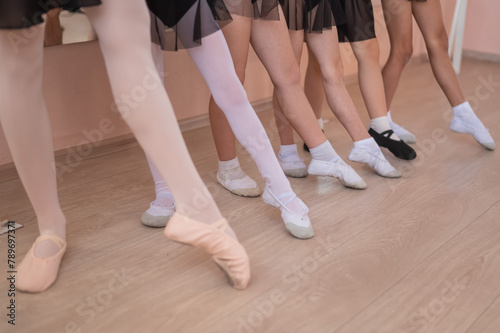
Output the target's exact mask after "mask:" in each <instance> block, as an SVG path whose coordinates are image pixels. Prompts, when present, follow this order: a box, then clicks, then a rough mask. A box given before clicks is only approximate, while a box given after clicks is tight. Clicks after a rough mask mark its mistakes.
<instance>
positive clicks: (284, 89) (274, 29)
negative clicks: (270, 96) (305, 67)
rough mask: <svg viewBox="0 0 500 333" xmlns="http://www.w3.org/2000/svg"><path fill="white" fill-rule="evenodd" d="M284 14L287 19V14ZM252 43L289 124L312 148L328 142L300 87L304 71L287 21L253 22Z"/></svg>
mask: <svg viewBox="0 0 500 333" xmlns="http://www.w3.org/2000/svg"><path fill="white" fill-rule="evenodd" d="M280 10H281V9H280ZM280 14H281V15H280V17H283V15H282V14H283V13H280ZM251 42H252V46H253V47H254V49H255V51H256V52H257V55H258V56H259V58H260V60H261V61H262V63H263V64H264V66H265V67H266V69H267V72H268V73H269V75H270V77H271V80H272V82H273V84H274V89H275V90H274V91H275V94H276V98H277V101H278V103H279V105H280V107H281V110H283V114H284V115H285V117H286V119H287V120H288V122H289V123H290V124H292V126H293V128H294V129H295V130H296V131H297V132H298V133H299V135H300V136H301V137H302V139H304V141H305V142H306V143H307V145H308V146H309V147H311V148H313V147H317V146H319V145H320V144H322V143H323V142H325V141H326V137H325V135H324V134H323V133H322V132H321V129H320V128H319V125H318V122H317V121H316V117H314V113H313V111H312V108H311V106H310V105H309V103H308V102H307V98H306V97H305V94H304V91H303V90H302V87H301V86H300V71H299V67H298V64H297V61H296V59H295V57H294V51H293V48H292V46H291V44H290V37H289V34H288V28H287V26H286V22H285V21H284V19H281V20H280V21H265V20H255V21H253V25H252V35H251Z"/></svg>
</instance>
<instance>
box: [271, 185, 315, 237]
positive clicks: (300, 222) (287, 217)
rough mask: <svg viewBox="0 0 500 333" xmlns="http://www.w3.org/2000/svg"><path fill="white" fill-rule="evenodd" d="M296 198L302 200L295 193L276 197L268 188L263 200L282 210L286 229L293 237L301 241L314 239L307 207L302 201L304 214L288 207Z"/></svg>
mask: <svg viewBox="0 0 500 333" xmlns="http://www.w3.org/2000/svg"><path fill="white" fill-rule="evenodd" d="M295 198H297V199H298V200H300V199H299V198H298V197H297V195H296V194H295V193H293V192H287V193H284V194H281V195H279V196H276V195H275V194H274V193H273V192H271V190H270V189H269V188H268V187H267V186H266V188H265V190H264V194H263V195H262V199H263V200H264V202H265V203H267V204H268V205H271V206H273V207H276V208H279V209H280V210H281V218H282V219H283V221H284V222H285V227H286V229H287V230H288V231H289V232H290V233H291V234H292V236H293V237H295V238H299V239H308V238H312V237H313V236H314V230H313V227H312V224H311V220H309V216H308V215H307V213H309V209H308V208H307V206H306V205H305V204H304V203H303V202H302V200H300V205H301V206H302V208H303V209H304V212H303V213H302V214H299V213H296V212H294V211H292V210H290V209H289V208H288V207H287V205H288V204H289V203H290V202H292V200H294V199H295ZM283 200H284V201H283Z"/></svg>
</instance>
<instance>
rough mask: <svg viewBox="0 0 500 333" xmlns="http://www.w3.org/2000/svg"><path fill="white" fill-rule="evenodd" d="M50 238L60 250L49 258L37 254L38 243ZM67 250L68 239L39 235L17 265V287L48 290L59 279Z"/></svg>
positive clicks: (20, 288) (37, 290) (30, 290)
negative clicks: (58, 274) (60, 266)
mask: <svg viewBox="0 0 500 333" xmlns="http://www.w3.org/2000/svg"><path fill="white" fill-rule="evenodd" d="M45 240H49V241H51V242H54V243H55V244H57V245H58V246H59V252H57V253H56V254H55V255H53V256H51V257H47V258H42V257H37V256H35V248H36V246H37V244H38V243H40V242H42V241H45ZM65 252H66V241H65V240H63V239H62V238H60V237H58V236H55V235H41V236H39V237H38V238H37V239H36V240H35V242H34V243H33V245H32V246H31V249H30V250H29V251H28V253H27V254H26V256H25V257H24V259H23V260H22V262H21V264H20V265H19V266H18V267H17V281H16V282H17V283H16V286H17V289H18V290H21V291H25V292H30V293H39V292H42V291H45V290H47V289H48V288H49V287H50V286H51V285H52V284H53V283H54V282H55V281H56V279H57V273H58V272H59V265H60V263H61V259H62V257H63V256H64V253H65Z"/></svg>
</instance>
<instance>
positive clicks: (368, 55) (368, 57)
mask: <svg viewBox="0 0 500 333" xmlns="http://www.w3.org/2000/svg"><path fill="white" fill-rule="evenodd" d="M351 47H352V49H353V52H354V55H355V56H356V59H357V61H358V81H359V86H360V88H361V95H362V96H363V99H364V101H365V105H366V107H367V109H368V113H369V115H370V119H371V121H370V129H369V131H368V133H369V134H370V135H371V136H372V137H374V139H375V141H376V142H377V144H378V145H379V146H381V147H386V148H388V149H389V150H390V151H391V152H392V153H393V154H394V155H395V156H396V157H399V158H402V159H406V160H409V159H414V158H415V157H416V153H415V151H414V150H413V149H412V148H411V147H410V146H408V145H407V144H406V143H405V142H404V141H402V140H401V139H399V138H398V137H397V135H396V134H394V132H393V131H392V129H391V125H390V123H389V118H388V117H387V111H386V103H385V94H384V90H383V89H384V88H383V80H382V74H381V71H380V66H379V60H378V59H379V47H378V42H377V40H376V39H375V38H371V39H368V40H363V41H357V42H353V43H351ZM304 91H305V92H306V96H307V98H308V100H309V101H310V102H311V106H313V109H314V113H315V114H316V116H317V118H318V121H322V119H321V110H322V107H323V99H324V90H323V85H322V83H321V68H320V66H319V64H318V61H317V60H316V57H315V56H314V54H313V53H312V52H311V51H309V61H308V66H307V72H306V81H305V85H304ZM304 149H306V150H307V146H306V145H304Z"/></svg>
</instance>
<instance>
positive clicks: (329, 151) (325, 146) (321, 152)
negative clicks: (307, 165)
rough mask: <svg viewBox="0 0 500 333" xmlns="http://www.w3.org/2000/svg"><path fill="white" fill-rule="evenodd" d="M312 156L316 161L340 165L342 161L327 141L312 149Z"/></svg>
mask: <svg viewBox="0 0 500 333" xmlns="http://www.w3.org/2000/svg"><path fill="white" fill-rule="evenodd" d="M309 151H310V152H311V156H312V158H313V159H314V160H319V161H325V162H333V163H338V162H340V161H342V159H341V158H340V156H339V155H338V154H337V152H336V151H335V149H333V147H332V145H331V143H330V141H328V140H326V141H325V142H323V143H322V144H320V145H319V146H317V147H314V148H310V149H309Z"/></svg>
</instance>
